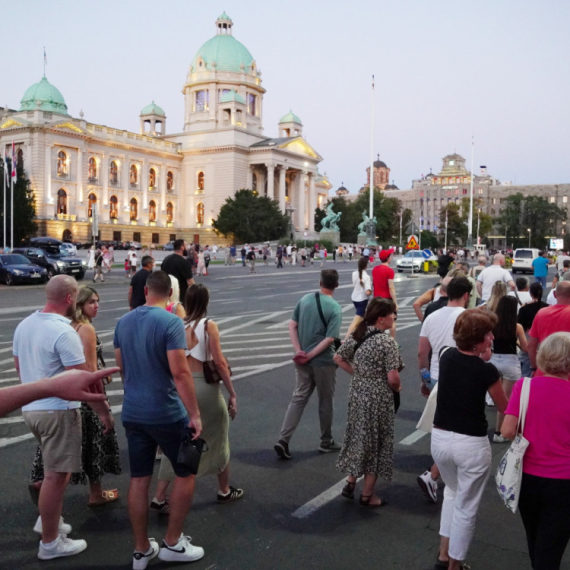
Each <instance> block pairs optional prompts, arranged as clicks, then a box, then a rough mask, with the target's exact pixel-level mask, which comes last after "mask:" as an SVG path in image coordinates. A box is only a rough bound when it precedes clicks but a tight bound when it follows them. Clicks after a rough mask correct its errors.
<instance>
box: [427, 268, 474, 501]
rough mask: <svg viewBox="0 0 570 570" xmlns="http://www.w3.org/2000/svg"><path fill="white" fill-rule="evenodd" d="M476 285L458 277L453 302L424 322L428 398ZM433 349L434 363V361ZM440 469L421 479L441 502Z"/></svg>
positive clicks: (451, 291) (454, 281) (450, 295)
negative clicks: (444, 351) (440, 364)
mask: <svg viewBox="0 0 570 570" xmlns="http://www.w3.org/2000/svg"><path fill="white" fill-rule="evenodd" d="M472 288H473V285H472V284H471V283H470V282H469V279H468V278H467V277H455V278H453V279H452V280H451V281H450V282H449V283H448V285H447V295H448V298H449V301H448V303H447V306H445V307H441V309H438V310H437V311H435V312H433V313H432V314H431V315H429V316H428V317H427V318H426V319H425V320H424V322H423V324H422V330H421V331H420V345H419V349H418V365H419V368H420V371H424V372H425V371H426V370H429V376H430V377H429V378H424V376H423V374H422V383H421V393H422V394H423V395H424V396H425V397H426V398H427V397H428V396H429V393H430V391H431V390H432V389H433V387H434V386H435V384H436V383H437V381H438V379H439V355H440V352H441V350H442V349H443V348H445V347H446V346H449V347H454V346H455V340H454V339H453V329H454V328H455V321H456V320H457V317H458V316H459V315H460V314H461V313H462V312H463V311H465V308H466V307H467V304H468V303H469V295H470V293H471V290H472ZM430 351H431V362H430V357H429V355H430ZM438 478H439V469H438V468H437V466H436V465H435V464H434V465H432V468H431V469H430V470H429V471H425V472H424V473H422V475H420V476H419V477H418V479H417V481H418V484H419V486H420V488H421V490H422V491H423V492H424V493H425V494H426V495H427V496H428V498H429V499H431V500H432V501H433V502H434V503H436V502H437V480H438Z"/></svg>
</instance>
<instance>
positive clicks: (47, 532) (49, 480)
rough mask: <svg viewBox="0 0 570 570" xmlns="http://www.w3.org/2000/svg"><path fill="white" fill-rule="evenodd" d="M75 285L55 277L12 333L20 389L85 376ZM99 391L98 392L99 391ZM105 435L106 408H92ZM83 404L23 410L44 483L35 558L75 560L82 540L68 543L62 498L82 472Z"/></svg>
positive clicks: (47, 403)
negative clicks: (37, 307)
mask: <svg viewBox="0 0 570 570" xmlns="http://www.w3.org/2000/svg"><path fill="white" fill-rule="evenodd" d="M77 292H78V288H77V282H76V281H75V279H74V278H73V277H70V276H68V275H57V276H56V277H53V278H52V279H51V280H50V281H49V282H48V284H47V286H46V303H45V306H44V308H43V310H42V311H36V312H35V313H32V314H31V315H30V316H29V317H27V318H25V319H24V320H23V321H22V322H21V323H20V324H19V325H18V327H17V328H16V332H15V333H14V345H13V353H14V365H15V367H16V370H17V372H18V375H19V377H20V381H21V382H22V384H27V383H31V382H37V381H38V380H40V379H42V378H48V379H49V378H51V377H53V376H55V375H56V374H59V373H61V372H64V371H65V370H74V369H78V370H88V368H87V365H86V364H85V356H84V354H83V345H82V344H81V340H80V338H79V335H78V334H77V333H76V332H75V330H74V329H73V327H72V326H71V324H70V323H71V320H70V319H71V317H72V316H73V314H74V313H75V305H76V301H77ZM101 390H102V387H101ZM90 405H91V407H92V408H93V409H94V410H95V411H96V412H97V413H98V414H99V417H100V418H101V421H102V422H103V425H104V426H105V432H108V431H110V430H111V429H112V427H113V417H112V416H111V413H110V409H109V405H108V403H107V402H92V403H90ZM80 406H81V402H78V401H68V400H64V399H61V398H57V397H46V398H43V399H41V400H37V401H35V402H32V403H30V404H27V405H25V406H23V407H22V412H23V416H24V421H25V422H26V424H27V426H28V427H29V428H30V431H31V432H32V433H33V434H34V436H35V437H36V439H37V440H38V442H39V444H40V446H41V449H42V455H43V460H44V472H45V475H44V480H43V483H42V486H41V491H40V497H39V502H38V507H39V511H40V516H39V517H38V520H37V521H36V524H35V526H34V531H35V532H37V533H38V534H41V535H42V540H41V541H40V546H39V552H38V558H40V560H51V559H53V558H59V557H62V556H72V555H74V554H79V553H80V552H82V551H83V550H85V549H86V548H87V543H86V542H85V541H84V540H72V539H70V538H67V535H68V534H70V533H71V530H72V529H71V525H69V524H66V523H65V522H64V521H63V518H62V517H61V510H62V506H63V494H64V491H65V488H66V487H67V484H68V482H69V477H70V475H71V473H77V472H79V471H81V414H80V411H79V408H80Z"/></svg>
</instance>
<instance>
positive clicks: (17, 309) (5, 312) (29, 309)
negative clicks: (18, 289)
mask: <svg viewBox="0 0 570 570" xmlns="http://www.w3.org/2000/svg"><path fill="white" fill-rule="evenodd" d="M43 308H44V306H43V305H35V306H31V307H30V306H28V307H22V306H19V307H6V308H5V309H0V315H11V314H12V313H27V312H30V313H31V312H33V311H39V310H40V309H43Z"/></svg>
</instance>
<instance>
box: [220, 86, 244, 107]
mask: <svg viewBox="0 0 570 570" xmlns="http://www.w3.org/2000/svg"><path fill="white" fill-rule="evenodd" d="M231 101H236V103H241V104H242V105H245V99H244V98H243V97H242V96H241V95H240V94H239V93H238V92H237V91H235V90H234V89H230V91H229V93H224V94H223V95H222V96H221V97H220V103H230V102H231Z"/></svg>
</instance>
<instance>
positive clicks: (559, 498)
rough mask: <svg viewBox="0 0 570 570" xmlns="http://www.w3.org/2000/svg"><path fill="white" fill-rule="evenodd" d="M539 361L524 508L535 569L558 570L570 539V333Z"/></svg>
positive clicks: (513, 414) (508, 428)
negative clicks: (541, 374)
mask: <svg viewBox="0 0 570 570" xmlns="http://www.w3.org/2000/svg"><path fill="white" fill-rule="evenodd" d="M537 362H538V365H539V366H540V370H543V371H544V375H543V376H536V377H534V378H533V379H532V381H531V385H530V396H529V402H528V408H527V413H526V420H525V426H524V437H525V438H526V439H527V440H528V441H529V446H528V448H527V450H526V453H525V456H524V462H523V478H522V485H521V492H520V499H519V509H520V512H521V518H522V520H523V524H524V527H525V531H526V536H527V543H528V553H529V555H530V559H531V562H532V567H533V568H534V570H556V569H558V568H560V563H561V560H562V556H563V555H564V550H565V549H566V546H567V544H568V540H570V525H569V524H568V520H569V519H570V445H569V444H568V442H570V414H568V410H569V409H570V382H569V380H568V379H569V376H570V333H568V332H558V333H554V334H552V335H550V336H549V337H547V338H546V340H544V342H543V343H542V344H541V345H540V349H539V351H538V358H537ZM522 385H523V380H522V379H521V380H519V381H518V382H517V383H516V384H515V386H514V388H513V393H512V395H511V399H510V401H509V405H508V407H507V411H506V412H505V421H504V422H503V426H502V429H501V433H502V435H503V437H506V438H508V439H513V438H514V437H515V435H516V433H517V424H518V417H519V409H520V395H521V389H522Z"/></svg>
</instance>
